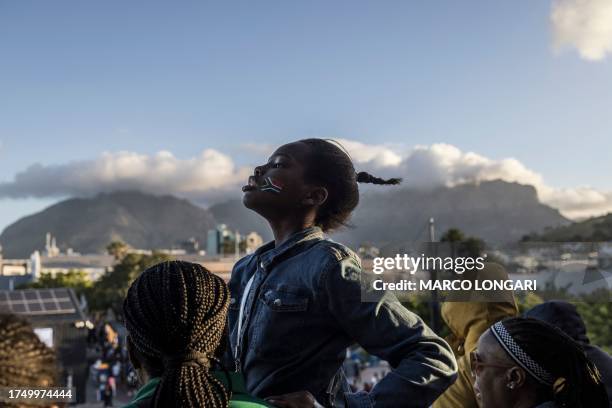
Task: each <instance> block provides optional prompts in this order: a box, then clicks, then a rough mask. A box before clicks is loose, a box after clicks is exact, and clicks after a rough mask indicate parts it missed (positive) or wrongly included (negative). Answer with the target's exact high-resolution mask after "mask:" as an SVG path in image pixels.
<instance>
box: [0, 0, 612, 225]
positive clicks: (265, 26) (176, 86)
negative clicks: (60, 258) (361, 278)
mask: <svg viewBox="0 0 612 408" xmlns="http://www.w3.org/2000/svg"><path fill="white" fill-rule="evenodd" d="M572 1H573V0H563V1H561V3H562V2H565V3H572ZM590 1H593V2H595V3H596V2H597V0H590ZM570 5H571V4H570ZM551 10H552V3H551V2H550V1H548V0H546V1H544V0H542V1H526V0H525V1H516V2H490V1H468V2H457V1H433V2H417V1H385V2H377V1H368V2H365V1H351V2H329V1H308V2H306V1H302V2H298V1H293V2H287V1H257V2H253V1H250V2H248V1H244V2H215V3H212V2H202V1H181V2H174V3H170V2H151V1H146V2H145V1H130V2H125V1H104V2H83V1H62V0H54V1H53V2H40V1H29V0H20V1H3V0H0V72H1V73H2V75H0V94H1V95H3V97H2V98H0V187H1V186H2V184H3V183H4V184H5V185H7V184H13V183H14V182H15V176H16V175H17V174H18V173H20V172H24V171H26V169H27V168H28V166H30V165H33V164H36V163H39V164H41V165H42V166H52V165H57V166H69V165H70V163H74V162H79V161H88V160H89V161H91V160H96V159H97V158H99V157H100V155H101V154H102V153H103V152H111V153H113V152H115V153H116V152H120V151H128V152H132V153H134V154H140V155H149V156H152V155H155V154H156V153H157V152H159V151H169V152H172V154H173V155H174V156H175V157H176V158H177V160H188V159H190V158H193V157H195V156H197V155H199V154H200V152H201V151H202V150H204V149H207V148H210V149H214V150H215V151H218V152H221V153H223V154H224V155H227V156H228V157H231V159H232V161H233V163H234V164H235V165H236V166H238V167H240V166H247V167H248V166H251V165H252V164H254V163H259V161H260V160H261V155H260V154H256V153H255V152H254V150H255V149H252V148H245V145H250V146H253V145H261V146H263V147H264V150H265V149H266V147H268V146H275V145H278V144H281V143H284V142H287V141H291V140H295V139H298V138H302V137H309V136H319V137H338V138H344V139H349V140H352V141H356V142H361V143H364V144H367V145H368V146H370V145H371V146H385V148H387V149H390V150H391V151H395V150H398V151H403V149H407V148H411V147H412V146H415V145H423V146H431V145H433V144H436V143H446V144H449V145H452V146H455V147H456V148H458V149H460V150H461V151H462V152H475V153H477V154H478V155H481V156H482V157H486V158H487V159H489V160H492V161H494V162H495V161H499V160H502V159H506V158H514V159H516V160H517V161H518V162H520V163H521V164H522V165H524V167H525V168H527V169H529V170H530V171H532V172H534V173H537V174H538V175H541V176H542V178H543V179H544V180H545V183H546V187H547V188H551V189H561V188H577V187H580V186H590V187H592V188H593V189H595V190H597V191H600V192H604V193H605V194H607V193H606V192H608V191H611V190H612V179H611V178H610V177H609V174H611V173H612V160H610V157H609V152H610V151H612V137H610V136H611V131H612V114H611V113H612V112H611V107H612V92H611V91H612V62H610V58H609V57H607V55H605V57H604V58H601V59H599V60H596V61H594V60H589V59H587V58H584V55H581V54H580V52H579V51H580V50H579V49H578V48H580V46H581V44H578V46H575V47H572V46H571V44H570V45H569V46H567V47H565V49H564V50H561V51H560V52H558V51H556V50H555V47H554V42H555V31H554V29H555V28H554V27H553V25H552V23H551ZM611 24H612V21H611ZM604 48H605V47H604ZM66 168H69V167H66ZM58 174H63V173H58ZM521 180H522V179H521ZM0 190H1V189H0ZM551 194H553V193H551ZM60 195H61V194H60ZM59 198H60V197H59V196H58V194H55V195H52V196H50V197H38V198H20V199H15V198H7V195H5V197H4V198H3V197H2V196H1V195H0V208H1V211H0V230H2V228H4V227H5V226H6V225H8V224H9V223H11V222H13V221H15V220H16V219H17V218H19V217H21V216H23V215H25V214H28V213H31V212H33V211H37V210H40V209H42V208H43V207H45V206H46V205H48V204H50V203H53V202H55V201H57V200H58V199H59ZM551 202H555V201H554V200H552V199H551Z"/></svg>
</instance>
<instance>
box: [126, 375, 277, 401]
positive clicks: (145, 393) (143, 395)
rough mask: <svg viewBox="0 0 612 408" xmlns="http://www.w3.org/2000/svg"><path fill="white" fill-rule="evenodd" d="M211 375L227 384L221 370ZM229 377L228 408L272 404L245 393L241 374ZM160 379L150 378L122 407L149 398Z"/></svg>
mask: <svg viewBox="0 0 612 408" xmlns="http://www.w3.org/2000/svg"><path fill="white" fill-rule="evenodd" d="M212 375H214V376H215V378H217V379H218V380H220V381H221V382H222V383H223V384H224V385H225V386H226V387H227V386H228V384H227V378H226V377H225V374H224V373H223V372H222V371H213V372H212ZM230 378H231V380H232V400H231V401H230V404H229V406H230V408H261V407H271V406H272V405H270V404H268V403H266V402H265V401H263V400H260V399H259V398H255V397H252V396H250V395H249V394H248V393H247V391H246V387H245V385H244V379H243V378H242V375H241V374H239V373H230ZM160 380H161V378H160V377H154V378H151V379H150V380H149V382H148V383H146V384H145V385H143V386H142V387H141V388H140V389H139V390H138V392H136V395H135V396H134V398H133V399H132V401H131V402H130V403H129V404H127V405H126V406H124V407H123V408H137V406H138V402H140V401H142V400H144V399H147V398H151V396H153V393H154V392H155V389H156V388H157V384H159V381H160Z"/></svg>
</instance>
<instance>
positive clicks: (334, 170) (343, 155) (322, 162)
mask: <svg viewBox="0 0 612 408" xmlns="http://www.w3.org/2000/svg"><path fill="white" fill-rule="evenodd" d="M299 142H300V143H304V144H306V145H307V146H309V147H310V154H309V163H307V165H306V166H305V167H306V174H305V177H306V181H308V182H312V183H318V184H320V185H322V186H323V187H325V188H326V189H327V193H328V196H327V200H326V201H325V203H324V204H323V205H322V206H321V207H320V208H319V211H318V212H317V216H316V218H315V224H316V225H318V226H319V227H321V229H322V230H323V231H331V230H334V229H337V228H339V227H342V226H346V225H347V223H346V222H347V220H348V218H349V217H350V215H351V213H352V212H353V210H354V209H355V207H357V204H359V188H358V187H357V183H370V184H380V185H384V184H387V185H395V184H399V183H400V182H401V181H402V179H401V178H391V179H382V178H379V177H375V176H373V175H371V174H370V173H367V172H365V171H362V172H359V173H356V172H355V167H353V162H352V160H351V158H350V156H349V154H348V153H347V152H346V150H345V149H344V148H343V147H342V145H340V144H339V143H338V142H335V141H333V140H326V139H303V140H300V141H299Z"/></svg>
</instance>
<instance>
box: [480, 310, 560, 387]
mask: <svg viewBox="0 0 612 408" xmlns="http://www.w3.org/2000/svg"><path fill="white" fill-rule="evenodd" d="M491 332H493V335H494V336H495V338H496V339H497V341H498V342H499V344H501V346H502V347H503V348H504V350H506V352H507V353H508V354H509V355H510V357H512V359H513V360H514V361H516V363H517V364H518V365H520V366H521V367H523V369H524V370H525V371H527V372H528V373H529V374H531V376H532V377H533V378H535V379H536V380H538V381H539V382H541V383H543V384H546V385H552V384H553V382H554V378H553V376H552V375H551V374H550V373H549V372H548V371H546V370H545V369H544V368H543V367H542V366H541V365H539V364H538V363H536V362H535V361H534V360H533V359H532V358H531V357H529V355H528V354H527V353H525V352H524V351H523V349H522V348H521V347H520V346H519V345H518V344H516V342H515V341H514V339H513V338H512V336H511V335H510V333H508V330H506V328H505V327H504V325H503V324H502V322H497V323H495V324H494V325H493V326H491Z"/></svg>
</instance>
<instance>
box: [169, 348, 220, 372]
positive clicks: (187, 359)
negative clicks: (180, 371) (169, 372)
mask: <svg viewBox="0 0 612 408" xmlns="http://www.w3.org/2000/svg"><path fill="white" fill-rule="evenodd" d="M183 365H192V366H201V367H203V368H205V369H207V370H209V369H210V359H209V358H208V355H207V354H206V353H202V352H199V351H190V352H188V353H185V354H183V355H178V356H173V357H166V358H164V366H165V367H166V368H179V367H181V366H183Z"/></svg>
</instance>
